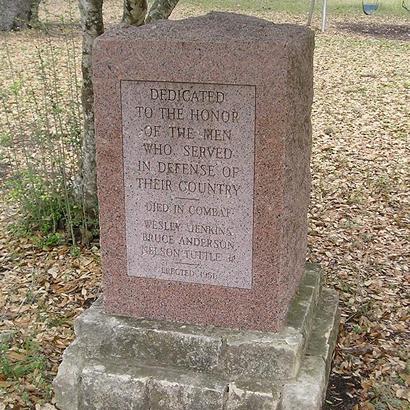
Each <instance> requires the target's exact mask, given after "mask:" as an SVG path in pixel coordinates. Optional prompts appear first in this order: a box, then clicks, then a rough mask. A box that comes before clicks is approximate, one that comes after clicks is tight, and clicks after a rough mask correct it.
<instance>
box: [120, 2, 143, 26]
mask: <svg viewBox="0 0 410 410" xmlns="http://www.w3.org/2000/svg"><path fill="white" fill-rule="evenodd" d="M147 10H148V3H147V0H124V12H123V15H122V22H123V23H124V24H126V25H130V26H142V25H143V24H144V21H145V16H146V15H147Z"/></svg>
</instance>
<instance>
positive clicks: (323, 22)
mask: <svg viewBox="0 0 410 410" xmlns="http://www.w3.org/2000/svg"><path fill="white" fill-rule="evenodd" d="M326 11H327V0H323V4H322V33H324V32H325V30H326Z"/></svg>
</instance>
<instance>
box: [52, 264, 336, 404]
mask: <svg viewBox="0 0 410 410" xmlns="http://www.w3.org/2000/svg"><path fill="white" fill-rule="evenodd" d="M338 324H339V313H338V297H337V293H336V292H335V291H333V290H330V289H325V288H324V289H321V274H320V270H319V269H318V267H317V266H315V265H308V266H307V268H306V273H305V276H304V278H303V281H302V282H301V284H300V287H299V291H298V293H297V295H296V296H295V298H294V300H293V302H292V305H291V307H290V310H289V314H288V321H287V325H286V326H285V328H284V329H283V330H282V331H280V332H278V333H265V332H255V331H238V330H230V329H221V328H215V327H210V326H207V327H200V326H191V325H182V324H176V323H169V322H159V321H152V320H137V319H131V318H124V317H118V316H110V315H107V314H105V313H104V312H103V311H102V306H101V302H100V301H99V302H96V303H95V304H94V305H93V306H92V307H91V308H90V309H88V310H87V311H85V312H84V313H83V314H82V315H81V316H80V317H79V318H78V319H77V321H76V323H75V331H76V335H77V339H76V340H75V341H74V342H73V343H72V344H71V345H70V346H69V347H68V348H67V350H66V351H65V353H64V356H63V362H62V364H61V366H60V368H59V371H58V375H57V377H56V379H55V380H54V388H55V393H56V399H57V405H58V406H59V408H60V409H62V410H77V409H78V410H80V409H81V410H85V409H87V410H91V409H95V410H97V409H98V410H103V409H104V410H116V409H121V410H123V409H124V410H125V409H133V410H135V409H141V410H143V409H144V410H145V409H155V410H161V409H164V410H165V409H187V410H196V409H197V410H213V409H215V410H216V409H218V410H233V409H249V410H258V409H261V410H262V409H278V410H279V409H281V410H289V409H298V410H299V409H300V408H303V409H304V410H310V409H320V408H321V407H322V403H323V400H324V396H325V392H326V386H327V381H328V377H329V371H330V363H331V359H332V353H333V350H334V347H335V343H336V338H337V331H338Z"/></svg>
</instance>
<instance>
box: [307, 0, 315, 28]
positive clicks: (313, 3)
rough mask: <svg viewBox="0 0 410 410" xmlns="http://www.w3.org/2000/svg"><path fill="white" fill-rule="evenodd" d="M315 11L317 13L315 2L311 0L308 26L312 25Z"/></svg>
mask: <svg viewBox="0 0 410 410" xmlns="http://www.w3.org/2000/svg"><path fill="white" fill-rule="evenodd" d="M314 11H315V0H310V8H309V17H308V21H307V25H308V26H310V25H311V24H312V18H313V12H314Z"/></svg>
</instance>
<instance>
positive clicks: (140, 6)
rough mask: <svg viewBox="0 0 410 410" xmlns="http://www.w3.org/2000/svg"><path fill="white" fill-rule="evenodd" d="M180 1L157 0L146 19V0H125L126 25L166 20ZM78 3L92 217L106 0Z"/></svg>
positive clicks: (85, 175) (85, 183) (86, 197)
mask: <svg viewBox="0 0 410 410" xmlns="http://www.w3.org/2000/svg"><path fill="white" fill-rule="evenodd" d="M0 1H3V0H0ZM177 3H178V0H155V1H154V4H153V5H152V7H151V10H150V12H149V15H148V16H147V18H146V19H145V16H146V14H147V9H148V5H147V0H124V11H123V17H122V21H123V23H124V24H127V25H133V26H140V25H142V24H144V21H145V22H150V21H155V20H160V19H167V18H168V17H169V16H170V14H171V12H172V10H173V9H174V8H175V6H176V5H177ZM79 5H80V14H81V25H82V29H83V60H82V72H83V89H82V103H83V113H84V131H83V138H82V153H81V154H82V175H81V177H82V184H81V186H82V195H83V201H84V206H85V211H86V213H87V214H88V215H90V216H93V215H94V213H95V211H96V209H97V177H96V163H95V129H94V107H93V103H94V94H93V88H92V71H91V70H92V68H91V55H92V49H93V44H94V40H95V39H96V37H97V36H99V35H100V34H102V33H103V32H104V25H103V16H102V5H103V0H79Z"/></svg>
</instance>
